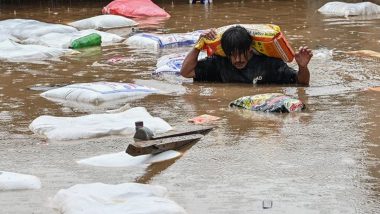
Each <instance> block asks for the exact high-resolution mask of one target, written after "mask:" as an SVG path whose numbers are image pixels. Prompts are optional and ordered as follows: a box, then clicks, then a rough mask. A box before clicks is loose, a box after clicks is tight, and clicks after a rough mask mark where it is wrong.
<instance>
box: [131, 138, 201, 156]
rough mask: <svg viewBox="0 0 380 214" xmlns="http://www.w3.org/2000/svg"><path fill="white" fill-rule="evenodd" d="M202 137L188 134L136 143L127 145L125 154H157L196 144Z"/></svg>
mask: <svg viewBox="0 0 380 214" xmlns="http://www.w3.org/2000/svg"><path fill="white" fill-rule="evenodd" d="M202 137H203V135H201V134H189V135H184V136H175V137H167V138H159V139H156V140H147V141H138V142H135V143H132V144H129V145H128V147H127V150H126V151H125V152H126V153H128V154H130V155H132V156H138V155H146V154H157V153H160V152H164V151H167V150H171V149H177V148H180V147H183V146H185V145H187V144H190V143H194V142H197V141H199V140H200V139H201V138H202Z"/></svg>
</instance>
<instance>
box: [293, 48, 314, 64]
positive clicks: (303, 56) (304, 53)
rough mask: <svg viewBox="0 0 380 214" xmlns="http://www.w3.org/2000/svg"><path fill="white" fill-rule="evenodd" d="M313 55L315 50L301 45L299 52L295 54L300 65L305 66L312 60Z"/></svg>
mask: <svg viewBox="0 0 380 214" xmlns="http://www.w3.org/2000/svg"><path fill="white" fill-rule="evenodd" d="M311 57H313V52H312V51H311V49H309V48H308V47H307V46H305V47H300V48H299V50H298V53H296V54H295V59H296V62H297V64H298V67H300V68H305V67H307V65H308V64H309V62H310V59H311Z"/></svg>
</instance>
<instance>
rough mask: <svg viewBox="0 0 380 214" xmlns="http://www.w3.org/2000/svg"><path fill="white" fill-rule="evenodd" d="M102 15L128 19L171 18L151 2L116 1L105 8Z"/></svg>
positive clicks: (142, 0)
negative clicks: (145, 17)
mask: <svg viewBox="0 0 380 214" xmlns="http://www.w3.org/2000/svg"><path fill="white" fill-rule="evenodd" d="M102 13H103V14H114V15H121V16H126V17H144V16H161V17H170V15H169V14H168V13H167V12H166V11H165V10H163V9H161V8H160V7H159V6H157V5H156V4H154V3H153V2H152V1H151V0H115V1H112V2H111V3H109V4H108V5H107V6H105V7H104V8H103V10H102Z"/></svg>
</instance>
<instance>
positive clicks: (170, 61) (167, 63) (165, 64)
mask: <svg viewBox="0 0 380 214" xmlns="http://www.w3.org/2000/svg"><path fill="white" fill-rule="evenodd" d="M187 54H188V53H174V54H169V55H165V56H162V57H160V58H159V59H158V60H157V64H156V67H157V68H156V70H155V71H154V72H153V73H152V74H153V75H158V74H161V73H170V74H175V75H179V72H180V70H181V67H182V64H183V61H184V60H185V58H186V56H187ZM205 57H206V53H204V52H200V53H199V55H198V60H199V59H203V58H205Z"/></svg>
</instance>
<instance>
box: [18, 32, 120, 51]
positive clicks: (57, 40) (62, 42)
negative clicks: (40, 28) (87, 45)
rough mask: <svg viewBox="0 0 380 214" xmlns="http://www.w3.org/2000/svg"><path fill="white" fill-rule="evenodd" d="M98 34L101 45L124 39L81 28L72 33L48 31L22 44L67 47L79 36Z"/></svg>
mask: <svg viewBox="0 0 380 214" xmlns="http://www.w3.org/2000/svg"><path fill="white" fill-rule="evenodd" d="M93 33H96V34H99V35H100V36H101V37H102V38H101V40H102V42H101V45H102V46H105V45H109V44H115V43H120V42H122V41H123V40H124V38H123V37H121V36H119V35H116V34H112V33H107V32H102V31H97V30H92V29H90V30H81V31H77V32H74V33H48V34H46V35H43V36H40V37H38V38H29V39H26V40H24V41H23V43H24V44H35V45H44V46H48V47H55V48H69V47H70V45H71V44H72V42H73V41H74V40H76V39H78V38H80V37H84V36H87V35H90V34H93Z"/></svg>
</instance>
